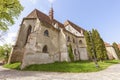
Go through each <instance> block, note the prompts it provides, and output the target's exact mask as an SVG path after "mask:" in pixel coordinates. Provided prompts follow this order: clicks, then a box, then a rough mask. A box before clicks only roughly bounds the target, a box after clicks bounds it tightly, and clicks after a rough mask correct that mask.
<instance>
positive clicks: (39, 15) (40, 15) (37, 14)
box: [27, 9, 64, 28]
mask: <svg viewBox="0 0 120 80" xmlns="http://www.w3.org/2000/svg"><path fill="white" fill-rule="evenodd" d="M27 18H39V20H41V21H45V22H46V23H49V24H51V25H52V24H55V23H58V25H59V27H61V28H64V25H63V24H62V23H60V22H59V21H57V20H55V19H54V20H50V18H49V16H48V15H46V14H44V13H43V12H41V11H39V10H37V9H35V10H33V11H32V12H31V13H30V14H29V15H28V16H27Z"/></svg>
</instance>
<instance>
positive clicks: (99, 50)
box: [84, 29, 107, 60]
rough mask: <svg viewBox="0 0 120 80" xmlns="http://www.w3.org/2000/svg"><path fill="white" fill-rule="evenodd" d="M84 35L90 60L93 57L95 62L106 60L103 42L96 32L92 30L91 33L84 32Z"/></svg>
mask: <svg viewBox="0 0 120 80" xmlns="http://www.w3.org/2000/svg"><path fill="white" fill-rule="evenodd" d="M84 34H85V39H86V43H87V51H88V53H89V55H90V58H93V55H94V56H95V57H96V58H97V60H105V59H107V51H106V48H105V45H104V41H103V40H102V38H101V37H100V34H99V33H98V31H97V30H95V29H92V32H91V31H86V32H85V33H84Z"/></svg>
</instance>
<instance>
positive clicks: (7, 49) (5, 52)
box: [0, 44, 12, 61]
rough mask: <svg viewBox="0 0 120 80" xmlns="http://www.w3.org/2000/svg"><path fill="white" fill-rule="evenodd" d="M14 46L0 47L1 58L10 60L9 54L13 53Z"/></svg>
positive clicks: (5, 45)
mask: <svg viewBox="0 0 120 80" xmlns="http://www.w3.org/2000/svg"><path fill="white" fill-rule="evenodd" d="M11 49H12V46H11V44H4V45H3V46H0V58H1V59H3V58H4V59H5V60H6V61H7V60H8V57H9V54H10V52H11Z"/></svg>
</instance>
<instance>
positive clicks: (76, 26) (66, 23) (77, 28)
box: [64, 20, 85, 32]
mask: <svg viewBox="0 0 120 80" xmlns="http://www.w3.org/2000/svg"><path fill="white" fill-rule="evenodd" d="M67 25H71V26H72V27H73V28H74V29H76V30H77V31H78V32H81V30H83V32H84V31H85V29H83V28H81V27H80V26H78V25H76V24H74V23H73V22H71V21H69V20H67V21H65V22H64V26H65V27H66V26H67Z"/></svg>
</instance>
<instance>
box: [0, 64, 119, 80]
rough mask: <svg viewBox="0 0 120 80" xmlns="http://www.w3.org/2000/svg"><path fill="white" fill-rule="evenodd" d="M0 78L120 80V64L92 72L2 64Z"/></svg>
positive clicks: (27, 79)
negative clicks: (11, 67) (26, 68)
mask: <svg viewBox="0 0 120 80" xmlns="http://www.w3.org/2000/svg"><path fill="white" fill-rule="evenodd" d="M0 80H120V64H116V65H113V66H110V67H109V68H108V69H106V70H103V71H100V72H92V73H57V72H36V71H17V70H9V69H5V68H3V67H2V66H0Z"/></svg>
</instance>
